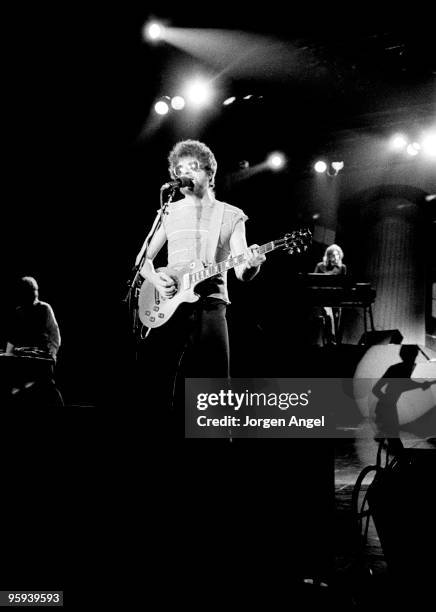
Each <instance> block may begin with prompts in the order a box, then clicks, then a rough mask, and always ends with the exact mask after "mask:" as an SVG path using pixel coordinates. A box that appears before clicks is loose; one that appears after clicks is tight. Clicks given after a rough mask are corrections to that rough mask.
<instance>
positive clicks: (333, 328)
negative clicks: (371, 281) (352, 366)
mask: <svg viewBox="0 0 436 612" xmlns="http://www.w3.org/2000/svg"><path fill="white" fill-rule="evenodd" d="M343 258H344V252H343V250H342V249H341V247H340V246H339V245H337V244H331V245H330V246H328V247H327V248H326V250H325V253H324V256H323V258H322V261H320V262H318V263H317V264H316V266H315V270H314V273H315V274H334V275H341V276H344V275H346V274H347V266H346V265H345V264H344V263H343V261H342V260H343ZM316 314H317V316H318V317H319V318H321V319H322V328H323V337H324V341H325V342H326V344H328V345H333V346H334V345H336V344H337V343H338V342H339V341H340V338H338V335H339V334H338V332H339V325H340V318H341V309H340V308H333V307H329V306H327V307H322V308H319V309H318V310H317V313H316Z"/></svg>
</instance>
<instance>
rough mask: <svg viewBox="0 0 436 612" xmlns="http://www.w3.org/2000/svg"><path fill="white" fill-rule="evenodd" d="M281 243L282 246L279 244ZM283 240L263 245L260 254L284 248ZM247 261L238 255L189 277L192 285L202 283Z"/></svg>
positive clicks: (242, 255)
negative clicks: (280, 247) (279, 247)
mask: <svg viewBox="0 0 436 612" xmlns="http://www.w3.org/2000/svg"><path fill="white" fill-rule="evenodd" d="M277 243H280V244H277ZM282 244H283V241H282V240H276V241H275V240H273V241H272V242H267V243H266V244H262V246H260V247H259V249H258V250H259V253H260V254H261V255H263V254H264V253H270V252H271V251H274V249H276V248H278V246H282ZM245 260H246V256H245V255H244V254H243V253H242V254H241V255H237V256H236V257H229V259H225V260H224V261H221V262H219V263H217V264H210V265H209V266H206V267H205V268H203V269H202V270H199V271H198V272H193V273H192V274H190V275H189V278H190V281H191V283H198V282H200V281H203V280H206V279H207V278H211V277H212V276H216V275H217V274H221V273H222V272H225V271H226V270H231V268H234V267H236V266H240V265H241V264H243V263H244V262H245Z"/></svg>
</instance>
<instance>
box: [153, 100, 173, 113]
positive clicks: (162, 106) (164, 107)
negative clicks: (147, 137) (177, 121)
mask: <svg viewBox="0 0 436 612" xmlns="http://www.w3.org/2000/svg"><path fill="white" fill-rule="evenodd" d="M154 110H155V111H156V113H157V114H158V115H166V114H167V112H168V111H169V110H170V108H169V106H168V104H167V103H166V102H164V101H163V100H159V102H156V104H155V105H154Z"/></svg>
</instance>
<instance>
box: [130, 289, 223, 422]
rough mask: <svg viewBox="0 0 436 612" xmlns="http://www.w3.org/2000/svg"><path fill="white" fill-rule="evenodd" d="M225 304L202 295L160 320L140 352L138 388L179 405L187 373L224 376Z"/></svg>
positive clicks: (172, 405)
mask: <svg viewBox="0 0 436 612" xmlns="http://www.w3.org/2000/svg"><path fill="white" fill-rule="evenodd" d="M226 308H227V304H226V303H225V302H223V301H222V300H218V299H215V298H200V300H199V301H198V302H195V303H194V304H182V305H181V306H180V307H179V308H178V309H177V311H176V312H175V313H174V315H173V316H172V318H171V319H170V320H169V321H168V323H166V324H165V325H164V326H162V327H160V328H158V329H155V330H151V332H150V334H149V336H148V337H147V338H145V340H144V341H143V343H142V346H141V347H140V351H139V353H138V373H137V377H138V381H137V383H138V388H140V390H141V394H143V393H144V391H145V387H146V388H147V391H146V393H147V396H148V397H149V398H153V401H154V402H156V403H158V404H161V405H163V407H164V408H169V409H170V410H176V409H177V410H179V409H180V407H181V409H182V410H183V398H184V385H185V378H228V376H229V368H230V351H229V337H228V330H227V320H226Z"/></svg>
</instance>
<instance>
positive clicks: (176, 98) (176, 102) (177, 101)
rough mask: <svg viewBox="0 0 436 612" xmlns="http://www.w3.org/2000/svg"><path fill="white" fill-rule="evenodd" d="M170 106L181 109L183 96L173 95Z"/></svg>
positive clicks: (183, 100) (183, 103)
mask: <svg viewBox="0 0 436 612" xmlns="http://www.w3.org/2000/svg"><path fill="white" fill-rule="evenodd" d="M171 106H172V107H173V108H174V110H182V108H184V107H185V98H182V96H174V98H172V100H171Z"/></svg>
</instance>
